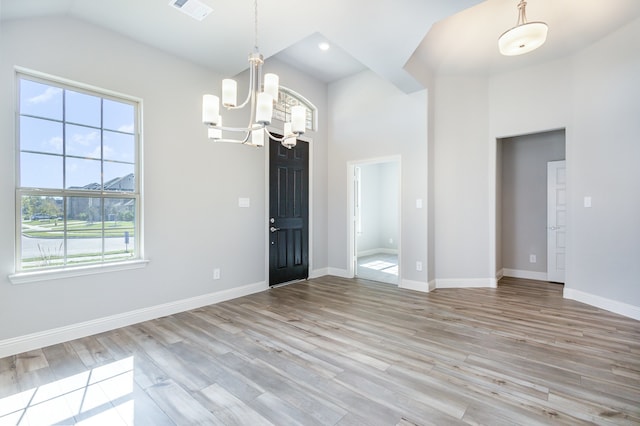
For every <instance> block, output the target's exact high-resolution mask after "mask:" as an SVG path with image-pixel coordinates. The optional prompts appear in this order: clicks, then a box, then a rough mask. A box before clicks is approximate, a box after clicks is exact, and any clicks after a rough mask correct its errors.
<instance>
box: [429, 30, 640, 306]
mask: <svg viewBox="0 0 640 426" xmlns="http://www.w3.org/2000/svg"><path fill="white" fill-rule="evenodd" d="M620 46H625V49H620ZM638 51H640V19H636V20H634V21H632V22H631V23H629V24H628V25H625V26H623V27H621V28H620V29H618V30H617V31H615V32H614V33H612V34H610V35H608V36H606V37H604V38H603V39H601V40H599V41H597V42H596V43H594V44H593V45H592V46H590V47H588V48H586V49H584V50H582V51H580V52H577V53H576V54H574V55H573V56H570V57H566V58H561V59H557V60H554V61H550V62H547V63H543V64H540V65H536V66H529V67H524V68H519V69H517V70H514V71H510V72H505V73H502V74H495V75H492V76H477V75H469V76H464V75H459V76H449V75H439V76H436V78H435V109H436V111H435V113H434V114H435V141H434V155H435V171H434V174H435V176H434V178H435V181H436V182H435V185H436V188H435V192H436V194H435V206H434V208H435V221H436V223H435V228H436V241H435V263H436V285H437V284H438V280H441V279H445V280H452V281H455V282H457V283H460V284H468V283H473V282H490V281H491V280H494V279H495V274H496V272H497V271H498V269H499V268H497V266H498V265H497V263H496V257H497V256H496V245H497V244H496V235H497V231H496V222H495V218H496V216H497V213H496V192H495V188H496V170H497V165H496V160H497V152H496V149H497V143H496V140H497V139H500V138H504V137H510V136H514V135H522V134H530V133H538V132H544V131H548V130H551V129H561V128H564V129H566V161H567V186H568V194H567V196H568V204H567V220H568V224H569V225H568V228H567V264H566V283H565V294H566V295H569V296H570V297H573V298H575V297H580V298H582V300H588V301H590V302H592V303H594V302H598V303H600V302H607V301H611V302H612V303H613V304H612V305H611V306H614V307H619V308H621V309H623V310H626V312H627V313H628V314H633V315H636V316H638V317H640V286H638V285H637V284H638V276H640V262H638V259H640V220H638V218H639V217H640V190H639V189H638V188H639V186H638V182H640V167H638V159H639V158H640V144H639V143H638V140H639V139H640V120H638V117H640V84H638V75H640V55H630V54H629V53H628V52H638ZM462 124H464V125H462ZM585 196H591V197H592V200H593V206H592V207H591V208H585V207H584V206H583V198H584V197H585Z"/></svg>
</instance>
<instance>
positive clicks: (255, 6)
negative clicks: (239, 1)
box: [253, 0, 258, 52]
mask: <svg viewBox="0 0 640 426" xmlns="http://www.w3.org/2000/svg"><path fill="white" fill-rule="evenodd" d="M253 9H254V14H253V16H254V21H253V25H254V28H253V32H254V36H255V40H254V41H255V44H254V46H253V48H254V50H255V51H256V52H257V51H258V0H254V1H253Z"/></svg>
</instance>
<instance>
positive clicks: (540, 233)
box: [498, 130, 565, 273]
mask: <svg viewBox="0 0 640 426" xmlns="http://www.w3.org/2000/svg"><path fill="white" fill-rule="evenodd" d="M564 139H565V136H564V130H558V131H553V132H545V133H536V134H532V135H524V136H516V137H511V138H504V139H501V140H500V143H499V144H498V149H500V148H501V150H502V152H501V158H502V162H501V166H502V167H501V170H502V176H501V182H502V197H501V201H502V205H501V214H500V217H501V219H502V221H501V224H502V227H501V228H502V229H501V237H502V238H501V246H502V268H505V269H515V270H518V271H534V272H543V273H546V272H547V233H548V232H547V162H549V161H557V160H564V159H565V141H564ZM498 164H499V163H498ZM498 223H500V222H498ZM530 254H535V255H536V258H537V262H536V263H530V262H529V255H530ZM498 265H500V264H498ZM499 269H500V268H499Z"/></svg>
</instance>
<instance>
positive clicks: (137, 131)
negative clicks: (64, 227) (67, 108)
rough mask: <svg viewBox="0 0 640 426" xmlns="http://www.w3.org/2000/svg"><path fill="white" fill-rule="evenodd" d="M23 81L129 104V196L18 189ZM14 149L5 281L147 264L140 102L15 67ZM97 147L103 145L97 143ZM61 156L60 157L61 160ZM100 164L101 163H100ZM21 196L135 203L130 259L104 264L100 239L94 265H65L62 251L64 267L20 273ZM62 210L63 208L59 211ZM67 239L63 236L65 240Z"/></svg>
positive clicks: (96, 271)
mask: <svg viewBox="0 0 640 426" xmlns="http://www.w3.org/2000/svg"><path fill="white" fill-rule="evenodd" d="M23 79H26V80H30V81H34V82H37V83H42V84H46V85H50V86H55V87H59V88H61V89H63V90H71V91H73V92H78V93H84V94H88V95H92V96H97V97H99V98H101V99H107V100H112V101H116V102H121V103H126V104H130V105H132V106H133V107H134V114H135V119H134V120H135V122H134V127H135V128H134V131H133V135H134V141H135V145H136V146H135V150H134V155H135V159H134V179H135V189H134V191H132V192H129V191H126V192H122V191H105V190H104V189H102V190H86V189H66V188H64V185H63V188H61V189H48V188H47V189H44V188H43V189H41V188H26V187H22V186H21V183H20V167H21V162H20V154H21V150H20V148H21V147H20V116H21V110H20V81H21V80H23ZM15 85H16V86H15V87H16V90H15V111H16V113H15V124H14V125H15V144H16V145H15V146H16V161H15V164H16V174H15V188H16V193H15V225H14V226H15V253H14V255H15V273H14V274H12V275H9V279H10V281H11V282H12V283H14V284H20V283H26V282H33V281H41V280H48V279H58V278H66V277H73V276H81V275H88V274H96V273H101V272H108V271H115V270H126V269H136V268H141V267H144V266H145V265H146V263H147V261H146V260H144V253H143V249H144V227H143V223H142V218H143V202H142V199H143V197H142V178H141V177H142V99H139V98H135V97H132V96H129V95H124V94H121V93H117V92H114V91H111V90H107V89H103V88H99V87H95V86H91V85H87V84H83V83H78V82H75V81H71V80H67V79H64V78H60V77H56V76H52V75H48V74H44V73H40V72H37V71H33V70H28V69H24V68H20V67H16V69H15ZM60 122H61V123H62V124H63V125H64V124H66V123H67V121H65V120H64V118H63V120H61V121H60ZM100 130H101V131H103V130H104V128H103V127H102V125H101V127H100ZM100 143H101V145H102V144H103V143H104V142H103V141H101V142H100ZM64 156H65V154H64V153H63V158H64ZM101 161H102V160H101ZM25 195H36V196H54V197H64V198H63V199H67V198H68V197H75V196H78V197H91V198H99V199H101V200H104V199H109V198H117V199H121V198H128V199H132V200H135V219H134V220H135V225H134V226H135V237H134V238H133V240H134V242H133V244H132V246H133V247H132V248H133V253H134V256H133V257H132V258H130V259H126V260H118V261H107V260H105V258H104V239H105V236H104V235H103V236H102V241H103V245H102V247H103V249H102V253H103V255H102V256H103V257H102V258H101V259H100V260H99V261H95V262H87V263H80V264H73V265H67V264H66V259H67V257H66V256H67V254H66V250H65V265H64V266H55V267H43V268H34V269H24V268H23V265H22V244H21V241H22V220H23V217H22V197H23V196H25ZM63 208H66V205H65V206H64V207H63ZM104 222H105V218H104V215H102V223H103V230H104ZM66 238H67V237H66V236H65V239H66Z"/></svg>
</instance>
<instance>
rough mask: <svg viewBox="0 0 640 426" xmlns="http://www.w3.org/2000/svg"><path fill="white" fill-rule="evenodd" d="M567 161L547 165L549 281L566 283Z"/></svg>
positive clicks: (551, 162)
mask: <svg viewBox="0 0 640 426" xmlns="http://www.w3.org/2000/svg"><path fill="white" fill-rule="evenodd" d="M566 195H567V189H566V165H565V161H550V162H548V163H547V279H548V280H549V281H553V282H559V283H564V271H565V247H566V244H565V240H566V232H567V231H566V225H567V223H566V217H567V210H566V209H567V200H566Z"/></svg>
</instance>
